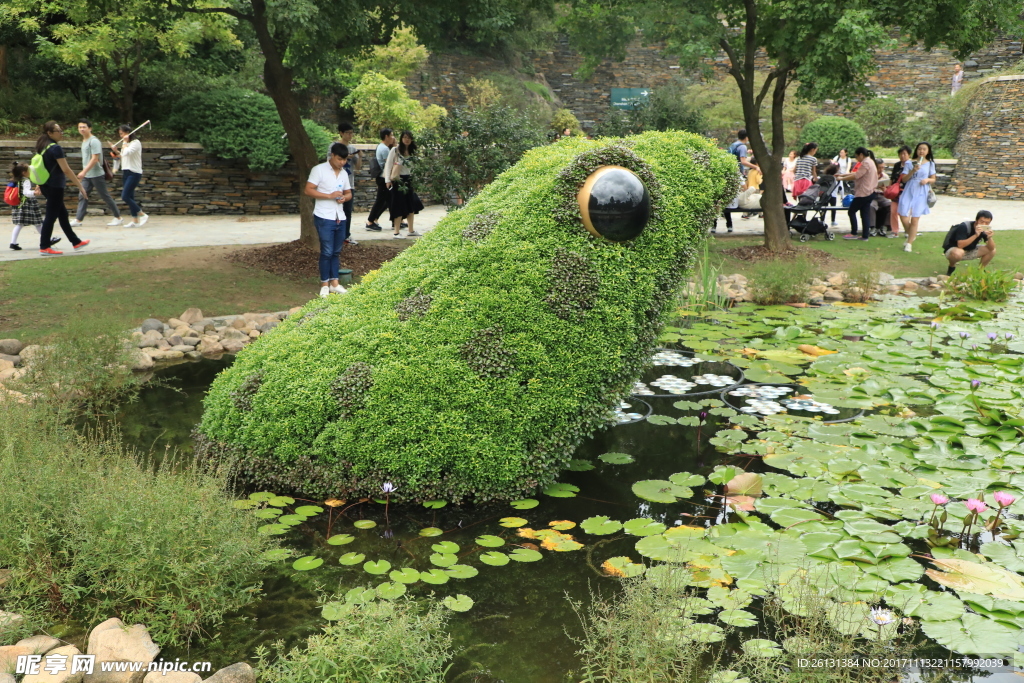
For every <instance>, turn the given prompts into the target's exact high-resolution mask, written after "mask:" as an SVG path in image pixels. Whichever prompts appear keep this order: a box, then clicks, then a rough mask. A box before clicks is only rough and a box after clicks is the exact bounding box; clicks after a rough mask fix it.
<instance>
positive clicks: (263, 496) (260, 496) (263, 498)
mask: <svg viewBox="0 0 1024 683" xmlns="http://www.w3.org/2000/svg"><path fill="white" fill-rule="evenodd" d="M271 498H276V496H275V495H274V494H273V493H270V492H269V491H259V492H257V493H250V494H249V500H255V501H258V502H261V503H265V502H267V501H268V500H270V499H271Z"/></svg>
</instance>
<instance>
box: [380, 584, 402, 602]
mask: <svg viewBox="0 0 1024 683" xmlns="http://www.w3.org/2000/svg"><path fill="white" fill-rule="evenodd" d="M405 590H406V588H405V584H404V583H397V582H395V581H387V582H385V583H382V584H380V585H379V586H377V595H378V596H379V597H381V598H384V599H385V600H397V599H398V598H400V597H402V596H403V595H405Z"/></svg>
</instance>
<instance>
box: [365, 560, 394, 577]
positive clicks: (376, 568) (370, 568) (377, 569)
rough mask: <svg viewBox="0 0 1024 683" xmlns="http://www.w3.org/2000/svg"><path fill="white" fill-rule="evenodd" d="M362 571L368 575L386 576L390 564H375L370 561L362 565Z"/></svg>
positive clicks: (378, 561)
mask: <svg viewBox="0 0 1024 683" xmlns="http://www.w3.org/2000/svg"><path fill="white" fill-rule="evenodd" d="M363 569H365V570H366V571H367V572H369V573H370V574H387V572H388V570H389V569H391V563H390V562H388V561H387V560H377V561H376V562H374V561H373V560H370V561H369V562H367V563H366V564H364V565H363Z"/></svg>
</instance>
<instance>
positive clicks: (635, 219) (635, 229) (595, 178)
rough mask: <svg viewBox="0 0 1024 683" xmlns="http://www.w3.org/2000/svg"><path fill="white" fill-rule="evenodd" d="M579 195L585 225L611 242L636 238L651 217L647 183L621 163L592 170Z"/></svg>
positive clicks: (594, 233)
mask: <svg viewBox="0 0 1024 683" xmlns="http://www.w3.org/2000/svg"><path fill="white" fill-rule="evenodd" d="M577 199H578V200H579V205H580V215H581V216H582V217H583V226H584V227H585V228H586V229H587V230H588V231H590V233H591V234H593V235H594V236H595V237H603V238H605V239H607V240H611V241H612V242H625V241H627V240H631V239H634V238H635V237H636V236H637V235H639V234H640V233H641V232H643V231H644V227H646V226H647V221H648V220H649V219H650V217H651V196H650V194H649V193H648V192H647V187H646V186H645V185H644V184H643V181H641V180H640V178H638V177H637V176H636V174H635V173H633V172H632V171H630V170H629V169H628V168H623V167H622V166H602V167H601V168H599V169H597V170H596V171H594V172H593V173H591V174H590V177H589V178H587V181H586V182H585V183H583V187H582V188H580V192H579V195H578V196H577Z"/></svg>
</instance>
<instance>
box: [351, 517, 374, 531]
mask: <svg viewBox="0 0 1024 683" xmlns="http://www.w3.org/2000/svg"><path fill="white" fill-rule="evenodd" d="M352 524H353V526H355V528H357V529H372V528H373V527H375V526H377V522H375V521H373V520H372V519H360V520H356V521H355V522H353V523H352Z"/></svg>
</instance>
